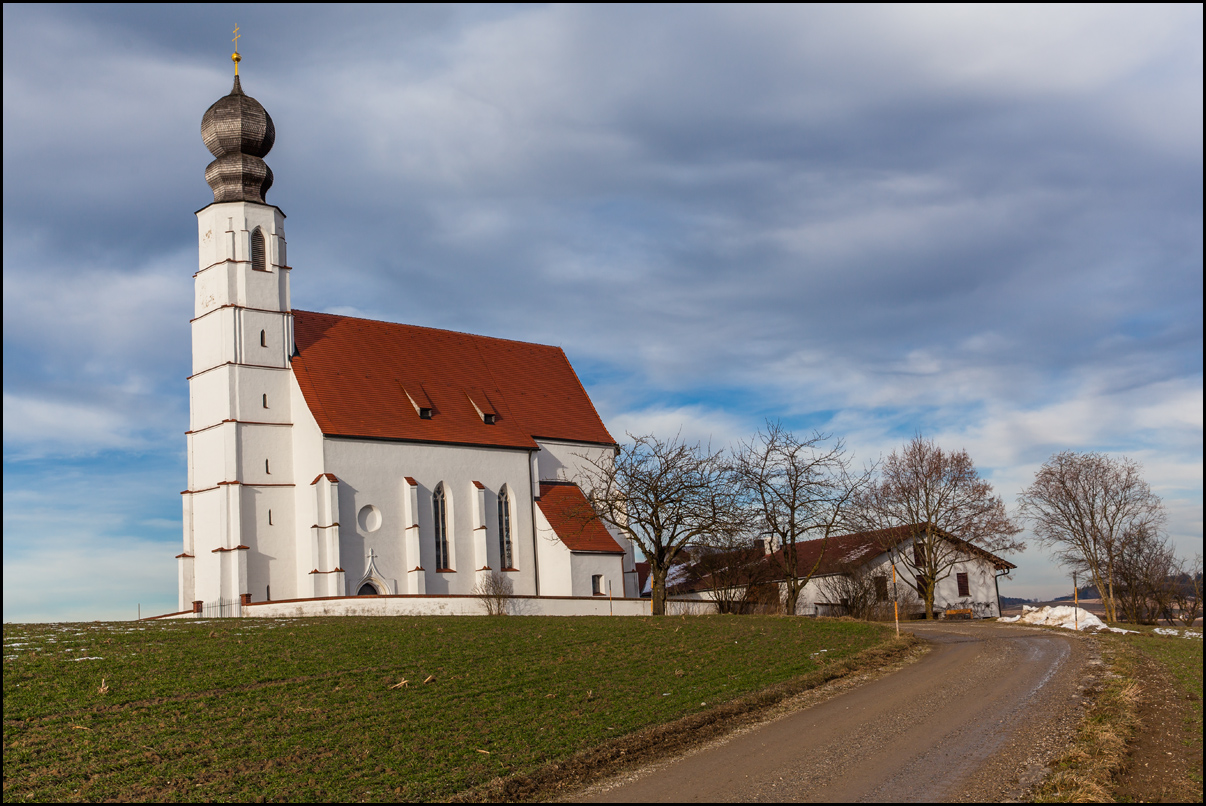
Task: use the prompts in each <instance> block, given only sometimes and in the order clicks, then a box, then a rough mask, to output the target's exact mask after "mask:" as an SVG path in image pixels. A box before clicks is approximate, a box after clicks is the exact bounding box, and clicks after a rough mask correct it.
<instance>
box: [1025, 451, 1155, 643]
mask: <svg viewBox="0 0 1206 806" xmlns="http://www.w3.org/2000/svg"><path fill="white" fill-rule="evenodd" d="M1140 469H1141V468H1140V466H1139V463H1138V462H1133V461H1131V460H1130V459H1127V458H1126V457H1123V458H1121V459H1111V458H1110V457H1108V456H1106V455H1104V454H1100V453H1076V452H1075V451H1062V452H1060V453H1057V454H1055V455H1054V456H1052V457H1051V458H1050V459H1048V460H1047V461H1046V462H1045V463H1044V464H1043V466H1042V467H1041V468H1039V471H1038V473H1037V474H1035V477H1034V482H1033V483H1032V484H1031V485H1030V486H1029V487H1027V488H1026V489H1025V490H1023V491H1022V493H1021V494H1020V495H1019V496H1018V503H1019V504H1020V505H1021V512H1022V516H1023V517H1025V518H1026V519H1027V520H1028V521H1029V522H1030V524H1031V527H1032V528H1033V529H1034V533H1035V535H1036V536H1037V537H1038V539H1039V542H1040V543H1042V544H1043V545H1044V546H1045V547H1047V548H1048V549H1051V550H1052V551H1053V552H1054V554H1055V557H1056V558H1057V559H1058V560H1059V562H1060V563H1061V564H1063V565H1065V566H1068V567H1070V568H1074V569H1083V570H1084V571H1086V572H1087V573H1088V574H1089V575H1090V577H1091V578H1092V580H1093V584H1094V585H1096V586H1097V590H1098V591H1100V593H1101V601H1102V604H1103V605H1104V607H1105V612H1106V621H1117V620H1118V612H1117V607H1116V604H1115V596H1114V583H1115V580H1116V574H1117V565H1118V562H1119V558H1120V556H1121V553H1122V549H1123V545H1124V544H1125V542H1126V540H1127V539H1128V538H1133V537H1134V536H1135V535H1136V534H1140V533H1141V532H1142V530H1145V529H1146V530H1150V531H1153V532H1158V531H1159V530H1160V528H1161V527H1162V526H1163V524H1164V504H1163V502H1162V501H1161V500H1160V497H1159V496H1157V495H1156V494H1155V493H1153V492H1152V491H1151V488H1150V487H1148V485H1147V482H1146V481H1144V480H1143V477H1142V476H1141V475H1140Z"/></svg>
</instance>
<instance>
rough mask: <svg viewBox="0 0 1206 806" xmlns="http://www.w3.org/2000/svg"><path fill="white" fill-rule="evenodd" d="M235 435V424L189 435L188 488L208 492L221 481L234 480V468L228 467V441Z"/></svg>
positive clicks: (227, 424) (218, 426)
mask: <svg viewBox="0 0 1206 806" xmlns="http://www.w3.org/2000/svg"><path fill="white" fill-rule="evenodd" d="M233 433H234V424H233V423H226V424H223V425H216V426H214V427H213V428H206V429H204V430H202V431H198V432H196V433H193V434H189V435H188V437H187V439H188V448H189V463H188V488H189V489H190V490H207V489H209V488H210V487H214V486H216V485H217V484H218V482H220V481H232V480H234V472H233V471H234V468H233V467H227V457H226V441H227V439H228V438H230V436H231V435H233Z"/></svg>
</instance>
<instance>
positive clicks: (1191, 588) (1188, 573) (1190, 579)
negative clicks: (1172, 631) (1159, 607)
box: [1172, 554, 1202, 627]
mask: <svg viewBox="0 0 1206 806" xmlns="http://www.w3.org/2000/svg"><path fill="white" fill-rule="evenodd" d="M1172 599H1173V604H1174V605H1175V606H1176V608H1177V620H1178V621H1180V622H1181V623H1182V624H1184V625H1185V626H1186V627H1192V626H1193V623H1194V622H1195V621H1197V620H1198V616H1199V615H1200V614H1201V612H1202V555H1201V554H1199V555H1197V556H1196V557H1194V558H1193V562H1192V563H1187V562H1186V561H1185V560H1183V559H1178V560H1177V564H1176V571H1175V581H1174V583H1173V586H1172Z"/></svg>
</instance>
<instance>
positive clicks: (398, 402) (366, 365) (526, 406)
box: [293, 310, 615, 542]
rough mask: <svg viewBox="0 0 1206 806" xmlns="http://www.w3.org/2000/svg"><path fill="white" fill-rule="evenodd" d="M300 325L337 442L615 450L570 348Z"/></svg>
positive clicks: (310, 322) (302, 315)
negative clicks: (547, 443) (544, 444)
mask: <svg viewBox="0 0 1206 806" xmlns="http://www.w3.org/2000/svg"><path fill="white" fill-rule="evenodd" d="M293 323H294V324H293V326H294V341H295V343H296V345H297V353H296V354H295V355H294V356H293V373H294V375H295V376H296V377H297V382H298V385H299V386H300V387H301V391H302V395H303V396H304V397H305V399H306V404H307V405H308V406H309V408H310V411H311V412H312V413H313V414H314V419H315V420H316V421H317V422H318V427H319V429H320V430H321V431H322V432H323V433H324V434H326V435H328V436H345V437H362V438H366V439H398V440H412V441H417V442H443V443H457V444H464V445H486V446H497V447H507V448H525V449H531V448H535V447H536V443H535V441H534V438H544V439H557V440H565V441H568V442H589V443H596V444H601V445H614V444H615V440H614V439H613V438H612V436H611V434H609V433H608V432H607V428H606V427H605V426H604V425H603V421H602V420H601V419H600V418H599V414H598V412H596V411H595V407H594V405H593V404H592V403H591V401H590V398H589V397H588V396H587V394H586V390H585V389H584V388H583V387H582V383H581V382H580V381H579V380H578V376H577V375H576V374H575V373H574V369H573V367H571V366H570V363H569V360H568V359H567V358H566V357H565V353H564V352H563V351H562V350H561V348H560V347H552V346H549V345H544V344H530V343H528V342H521V341H510V340H507V339H496V338H491V337H488V336H474V335H470V334H468V333H457V332H454V331H451V330H437V329H435V328H427V327H418V326H415V325H402V324H395V323H393V322H378V321H374V320H372V319H358V318H356V317H352V316H338V315H335V314H328V313H314V312H312V311H297V310H295V311H293ZM420 408H422V409H430V414H431V416H430V419H424V418H423V417H421V416H420V412H419V409H420ZM488 415H493V417H489V416H488ZM490 419H492V420H493V423H492V424H488V423H487V420H490ZM613 542H614V541H613Z"/></svg>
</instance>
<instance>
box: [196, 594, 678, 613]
mask: <svg viewBox="0 0 1206 806" xmlns="http://www.w3.org/2000/svg"><path fill="white" fill-rule="evenodd" d="M675 601H677V600H675ZM507 610H508V612H509V613H510V614H512V615H522V616H567V617H568V616H608V615H614V616H648V615H649V600H648V599H618V598H617V599H613V600H609V599H608V598H607V597H606V596H583V597H570V596H556V597H546V596H530V597H529V596H514V597H511V598H510V599H509V600H508V602H507ZM242 612H243V616H244V617H247V618H305V617H311V616H484V615H485V614H486V612H485V607H484V605H483V604H482V602H481V600H479V599H478V598H477V597H475V596H347V597H341V598H329V599H309V600H301V601H294V602H276V601H273V602H255V603H253V604H252V605H251V606H248V607H244V608H243V609H242ZM184 617H185V618H188V617H190V616H187V615H186V616H184Z"/></svg>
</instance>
